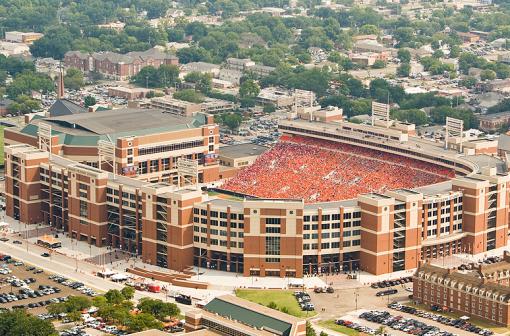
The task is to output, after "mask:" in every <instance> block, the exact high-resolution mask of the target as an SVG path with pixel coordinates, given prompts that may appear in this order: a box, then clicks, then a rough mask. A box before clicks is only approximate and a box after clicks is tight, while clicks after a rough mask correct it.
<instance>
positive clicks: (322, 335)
mask: <svg viewBox="0 0 510 336" xmlns="http://www.w3.org/2000/svg"><path fill="white" fill-rule="evenodd" d="M319 336H329V335H328V334H327V333H326V332H324V331H321V333H320V334H319Z"/></svg>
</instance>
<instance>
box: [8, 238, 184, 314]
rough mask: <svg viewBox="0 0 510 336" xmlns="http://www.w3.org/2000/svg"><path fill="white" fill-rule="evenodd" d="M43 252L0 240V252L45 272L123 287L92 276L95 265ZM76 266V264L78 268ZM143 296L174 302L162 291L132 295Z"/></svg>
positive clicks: (96, 285)
mask: <svg viewBox="0 0 510 336" xmlns="http://www.w3.org/2000/svg"><path fill="white" fill-rule="evenodd" d="M43 252H47V249H45V248H42V247H40V246H36V245H33V244H29V246H28V252H27V245H26V243H25V242H24V241H23V244H22V245H16V244H13V243H12V240H9V241H8V242H0V253H3V254H9V255H10V256H12V257H13V258H14V259H17V260H21V261H23V262H24V263H28V264H32V265H34V266H37V267H39V268H42V269H43V270H45V271H46V272H49V273H56V274H60V275H62V276H64V277H66V278H69V279H73V280H75V281H80V282H83V283H84V284H85V285H86V286H88V287H92V288H94V289H97V290H99V291H104V292H106V291H108V290H110V289H119V290H120V289H122V288H123V287H124V285H122V284H119V283H115V282H112V281H109V280H105V279H102V278H99V277H97V276H94V275H93V272H95V271H97V270H98V269H97V267H98V266H97V265H93V264H90V263H88V262H84V261H80V260H78V261H77V260H75V259H73V258H70V257H68V256H65V255H60V254H55V253H54V254H52V255H51V257H50V258H45V257H41V256H40V254H41V253H43ZM76 266H78V269H77V268H76ZM143 297H150V298H153V299H160V300H163V301H169V302H175V301H174V300H173V298H169V297H167V296H166V295H165V294H163V293H150V292H141V291H136V293H135V296H134V298H135V299H136V300H139V299H141V298H143ZM177 305H178V306H179V308H180V309H181V312H182V313H185V312H187V311H189V310H191V309H193V307H192V306H187V305H182V304H177Z"/></svg>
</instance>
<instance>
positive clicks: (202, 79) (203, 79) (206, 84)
mask: <svg viewBox="0 0 510 336" xmlns="http://www.w3.org/2000/svg"><path fill="white" fill-rule="evenodd" d="M184 81H186V82H189V83H195V90H197V91H200V92H202V93H204V94H207V93H208V92H210V91H211V90H212V76H211V75H210V74H207V73H206V74H203V73H201V72H190V73H188V74H187V75H186V76H185V77H184Z"/></svg>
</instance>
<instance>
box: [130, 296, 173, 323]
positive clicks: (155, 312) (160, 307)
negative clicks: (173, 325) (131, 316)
mask: <svg viewBox="0 0 510 336" xmlns="http://www.w3.org/2000/svg"><path fill="white" fill-rule="evenodd" d="M137 308H138V309H140V310H141V311H142V312H144V313H147V314H151V315H152V316H154V317H156V318H157V319H158V320H161V321H163V320H164V319H165V318H167V317H174V316H177V315H179V314H180V309H179V307H177V305H176V304H175V303H169V302H163V301H161V300H155V299H150V298H142V299H140V302H139V303H138V306H137Z"/></svg>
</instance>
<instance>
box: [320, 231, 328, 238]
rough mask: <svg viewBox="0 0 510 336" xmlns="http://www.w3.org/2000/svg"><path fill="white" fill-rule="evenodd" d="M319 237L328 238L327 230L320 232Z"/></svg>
mask: <svg viewBox="0 0 510 336" xmlns="http://www.w3.org/2000/svg"><path fill="white" fill-rule="evenodd" d="M321 238H322V239H328V238H329V232H323V233H321Z"/></svg>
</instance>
